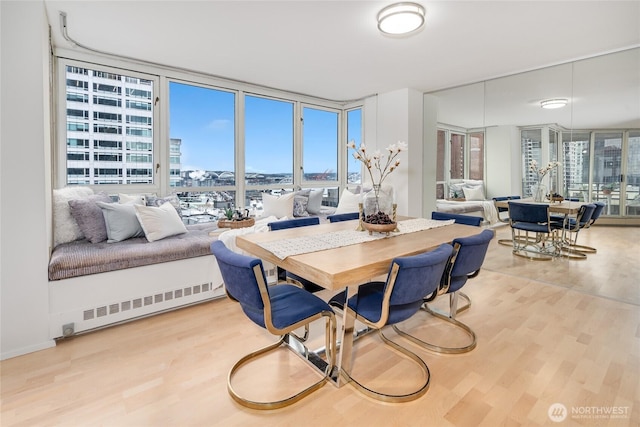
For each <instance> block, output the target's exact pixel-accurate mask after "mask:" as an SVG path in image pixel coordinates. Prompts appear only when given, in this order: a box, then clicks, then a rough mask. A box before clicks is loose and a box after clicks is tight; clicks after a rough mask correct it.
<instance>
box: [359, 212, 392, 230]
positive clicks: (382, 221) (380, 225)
mask: <svg viewBox="0 0 640 427" xmlns="http://www.w3.org/2000/svg"><path fill="white" fill-rule="evenodd" d="M394 217H395V215H394ZM361 223H362V228H364V229H365V230H367V231H368V232H369V234H373V233H374V232H376V233H386V235H387V236H388V235H389V233H391V232H392V231H394V230H395V229H396V227H397V225H398V224H396V222H395V221H394V220H393V219H392V218H391V217H390V216H389V215H388V214H386V213H384V212H378V213H376V214H372V215H367V216H366V217H364V218H363V219H362V221H361Z"/></svg>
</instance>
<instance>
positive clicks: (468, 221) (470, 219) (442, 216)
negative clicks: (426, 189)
mask: <svg viewBox="0 0 640 427" xmlns="http://www.w3.org/2000/svg"><path fill="white" fill-rule="evenodd" d="M431 219H435V220H438V221H446V220H450V219H452V220H454V221H455V222H456V224H465V225H473V226H475V227H480V224H482V217H479V216H471V215H462V214H454V213H448V212H436V211H433V212H431Z"/></svg>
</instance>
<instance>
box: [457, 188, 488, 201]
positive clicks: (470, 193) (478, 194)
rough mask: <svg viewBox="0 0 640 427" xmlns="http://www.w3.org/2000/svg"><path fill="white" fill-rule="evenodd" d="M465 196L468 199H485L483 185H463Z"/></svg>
mask: <svg viewBox="0 0 640 427" xmlns="http://www.w3.org/2000/svg"><path fill="white" fill-rule="evenodd" d="M462 190H463V191H464V198H465V199H467V200H484V194H483V193H482V187H462Z"/></svg>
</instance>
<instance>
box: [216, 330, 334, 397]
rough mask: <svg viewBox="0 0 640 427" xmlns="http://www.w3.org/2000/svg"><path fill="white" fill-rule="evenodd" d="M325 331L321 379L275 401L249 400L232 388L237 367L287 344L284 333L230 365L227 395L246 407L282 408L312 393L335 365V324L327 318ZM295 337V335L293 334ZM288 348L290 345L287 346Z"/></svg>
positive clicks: (323, 381)
mask: <svg viewBox="0 0 640 427" xmlns="http://www.w3.org/2000/svg"><path fill="white" fill-rule="evenodd" d="M325 332H326V333H327V339H326V351H327V352H328V353H329V354H328V364H327V367H326V368H325V372H324V376H323V377H322V379H320V380H319V381H317V382H315V383H313V384H311V385H310V386H309V387H307V388H305V389H303V390H301V391H299V392H297V393H295V394H293V395H291V396H289V397H287V398H285V399H281V400H276V401H271V402H258V401H255V400H250V399H247V398H244V397H242V396H240V395H239V394H238V393H237V392H236V390H235V389H234V388H233V377H234V375H235V373H236V372H237V371H238V369H240V368H241V367H242V366H243V365H245V364H247V363H249V362H251V361H252V360H254V359H256V358H258V357H260V356H262V355H264V354H266V353H269V352H270V351H272V350H275V349H277V348H279V347H280V346H282V345H287V342H286V335H283V336H281V337H280V340H278V341H277V342H275V343H273V344H270V345H268V346H266V347H263V348H261V349H259V350H256V351H254V352H252V353H249V354H247V355H246V356H244V357H242V358H241V359H240V360H238V361H237V362H236V363H235V364H234V365H233V366H232V367H231V370H230V371H229V375H228V377H227V391H228V392H229V395H230V396H231V397H232V398H233V400H235V401H236V402H237V403H239V404H240V405H242V406H244V407H247V408H251V409H278V408H283V407H285V406H289V405H292V404H294V403H296V402H298V401H299V400H301V399H302V398H304V397H306V396H308V395H309V394H311V393H313V392H314V391H316V390H318V389H320V388H321V387H322V386H324V385H325V384H326V383H327V381H328V380H329V379H330V375H331V373H332V372H333V368H334V366H335V354H336V351H335V346H334V344H333V343H334V342H335V334H336V326H335V323H334V322H332V321H330V320H327V325H326V331H325ZM293 336H294V337H295V335H293ZM288 348H290V347H288Z"/></svg>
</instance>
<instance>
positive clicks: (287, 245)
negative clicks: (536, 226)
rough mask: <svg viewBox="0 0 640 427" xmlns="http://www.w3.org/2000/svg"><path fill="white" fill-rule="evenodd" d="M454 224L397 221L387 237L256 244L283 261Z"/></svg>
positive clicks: (349, 234)
mask: <svg viewBox="0 0 640 427" xmlns="http://www.w3.org/2000/svg"><path fill="white" fill-rule="evenodd" d="M454 222H455V221H454V220H446V221H437V220H433V219H426V218H412V219H407V220H404V221H398V231H396V232H392V233H390V234H389V235H388V236H387V235H386V234H384V233H373V234H369V233H368V232H366V231H356V230H340V231H332V232H331V233H324V234H317V235H313V236H300V237H292V238H290V239H282V240H274V241H271V242H264V243H258V244H259V245H260V246H261V247H263V248H264V249H266V250H268V251H269V252H271V253H272V254H274V255H275V256H277V257H278V258H280V259H285V258H287V257H289V256H292V255H300V254H306V253H309V252H317V251H323V250H326V249H333V248H339V247H342V246H349V245H355V244H358V243H364V242H370V241H372V240H379V239H385V238H393V237H394V236H399V235H401V234H407V233H415V232H417V231H422V230H428V229H430V228H437V227H443V226H445V225H451V224H453V223H454Z"/></svg>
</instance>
